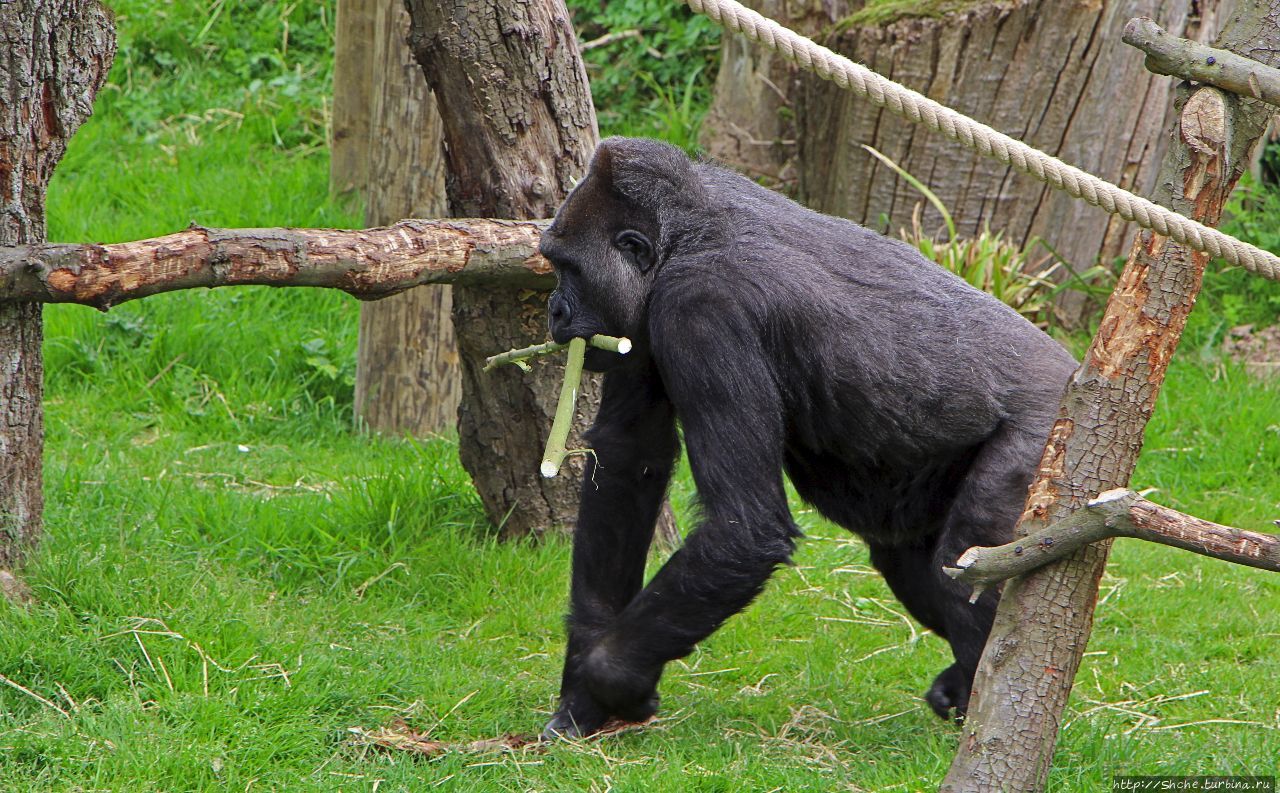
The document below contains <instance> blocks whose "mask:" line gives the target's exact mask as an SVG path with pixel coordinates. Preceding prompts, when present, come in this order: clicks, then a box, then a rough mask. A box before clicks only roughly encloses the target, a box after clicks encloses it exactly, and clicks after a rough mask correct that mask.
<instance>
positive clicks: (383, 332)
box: [335, 0, 462, 436]
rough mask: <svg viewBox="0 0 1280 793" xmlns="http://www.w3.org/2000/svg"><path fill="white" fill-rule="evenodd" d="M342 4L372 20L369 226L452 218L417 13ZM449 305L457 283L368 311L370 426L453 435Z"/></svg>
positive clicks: (365, 357) (362, 397)
mask: <svg viewBox="0 0 1280 793" xmlns="http://www.w3.org/2000/svg"><path fill="white" fill-rule="evenodd" d="M342 2H343V5H349V6H352V7H362V8H361V10H362V11H363V10H366V9H372V18H373V24H372V25H371V35H370V37H369V38H370V40H369V41H368V42H367V46H366V49H365V57H366V58H367V63H365V64H360V65H362V66H365V67H366V68H367V69H368V70H369V71H370V73H371V76H370V78H369V79H368V85H369V92H368V93H367V94H366V95H364V96H359V97H355V96H350V97H348V103H350V104H354V103H356V102H359V103H361V104H362V105H363V107H364V110H365V114H366V116H367V118H368V121H367V122H366V125H367V135H368V138H367V140H366V141H365V144H366V145H365V146H364V151H365V152H366V156H367V162H366V163H365V164H364V168H365V172H366V174H367V176H366V178H367V181H366V182H365V184H364V195H365V197H366V203H365V225H367V226H382V225H386V224H388V223H393V222H395V221H397V220H400V219H401V218H437V217H444V216H445V215H447V214H448V212H447V208H448V206H447V205H448V202H447V200H446V198H445V192H444V153H443V148H442V146H441V143H442V141H441V128H440V116H439V114H438V113H437V112H436V103H435V98H434V97H432V95H431V89H430V88H429V87H428V86H427V82H426V80H424V79H423V78H422V72H421V70H420V69H419V67H418V65H417V63H416V62H415V61H414V58H413V53H412V52H410V50H409V45H408V43H407V42H406V38H407V36H408V33H409V14H408V12H407V11H406V10H405V8H404V6H403V5H402V4H400V3H392V2H377V1H375V0H342ZM356 65H357V64H355V63H353V64H352V66H353V67H355V66H356ZM335 83H336V78H335ZM337 99H338V97H337V96H336V95H335V103H336V102H337ZM335 113H336V107H335ZM451 304H452V300H451V292H450V287H448V286H430V287H419V288H417V289H411V290H409V291H407V292H405V293H403V294H400V295H396V296H394V297H390V298H388V299H386V300H381V301H378V302H377V303H368V304H365V305H363V306H361V307H360V345H359V350H358V352H357V355H356V393H355V406H356V414H357V415H358V416H359V417H360V418H361V420H362V421H363V422H364V423H365V425H366V426H368V427H369V428H371V429H374V430H378V431H381V432H394V433H403V432H408V433H411V434H413V435H417V436H425V435H430V434H434V433H441V432H451V431H452V430H453V427H454V425H455V424H456V423H457V414H458V399H459V397H460V396H461V390H462V383H461V380H460V378H459V373H458V345H457V342H456V341H455V340H454V335H453V319H452V316H451V310H450V309H451Z"/></svg>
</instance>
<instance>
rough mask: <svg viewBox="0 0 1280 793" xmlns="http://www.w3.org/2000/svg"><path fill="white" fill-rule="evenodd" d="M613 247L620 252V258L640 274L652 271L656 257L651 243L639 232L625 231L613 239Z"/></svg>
mask: <svg viewBox="0 0 1280 793" xmlns="http://www.w3.org/2000/svg"><path fill="white" fill-rule="evenodd" d="M613 245H614V247H615V248H617V249H618V250H619V251H621V252H622V257H623V258H624V259H626V260H627V261H629V262H631V264H632V265H633V266H634V267H635V268H636V269H638V270H639V271H640V272H642V273H647V272H649V271H650V270H652V269H653V265H654V264H656V263H657V261H658V257H657V254H656V252H655V251H654V250H653V243H652V242H650V241H649V238H648V237H646V236H645V235H644V234H642V233H641V232H639V231H635V230H634V229H627V230H626V231H623V232H621V233H619V234H618V235H617V236H616V237H614V238H613Z"/></svg>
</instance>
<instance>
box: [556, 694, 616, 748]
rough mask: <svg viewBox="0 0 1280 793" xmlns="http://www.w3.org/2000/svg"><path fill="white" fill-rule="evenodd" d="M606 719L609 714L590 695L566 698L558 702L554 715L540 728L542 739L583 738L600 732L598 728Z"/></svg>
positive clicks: (607, 719)
mask: <svg viewBox="0 0 1280 793" xmlns="http://www.w3.org/2000/svg"><path fill="white" fill-rule="evenodd" d="M570 699H572V701H569V700H570ZM608 721H609V714H608V713H605V711H604V709H603V708H601V707H600V706H599V705H598V704H596V703H595V702H594V701H592V699H591V698H590V697H588V696H577V697H572V698H566V699H565V700H564V701H562V702H561V703H560V709H559V710H558V711H556V715H554V716H552V717H551V721H549V722H547V726H546V727H543V728H542V739H543V740H544V741H553V740H555V739H556V738H585V737H587V736H588V735H594V734H595V733H597V732H600V728H601V727H603V726H604V725H605V723H606V722H608Z"/></svg>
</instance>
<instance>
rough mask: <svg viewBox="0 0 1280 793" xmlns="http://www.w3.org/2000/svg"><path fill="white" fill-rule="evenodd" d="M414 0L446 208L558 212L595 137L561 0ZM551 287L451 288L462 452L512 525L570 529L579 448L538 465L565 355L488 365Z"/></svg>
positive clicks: (541, 307) (529, 336)
mask: <svg viewBox="0 0 1280 793" xmlns="http://www.w3.org/2000/svg"><path fill="white" fill-rule="evenodd" d="M407 6H408V8H409V12H410V15H411V17H412V20H413V29H412V34H411V37H410V45H411V47H412V48H413V51H414V55H415V56H416V57H417V60H418V63H419V64H420V65H421V66H422V69H423V72H424V73H425V74H426V77H427V81H428V82H429V83H430V84H431V88H432V90H433V91H434V93H435V96H436V99H437V101H438V103H439V107H440V114H441V117H442V119H443V122H444V137H445V143H446V148H445V152H446V161H447V164H448V169H447V177H446V180H447V187H448V196H449V206H450V209H451V211H452V213H453V214H454V215H464V216H466V215H470V216H483V217H504V218H517V219H523V218H546V217H550V216H551V215H552V214H554V213H555V210H556V207H557V206H558V205H559V204H560V202H561V201H562V200H563V199H564V197H565V196H566V195H568V193H569V190H570V189H571V188H572V186H573V184H574V182H575V180H577V179H578V178H580V177H581V176H582V175H583V174H585V173H586V168H587V164H588V162H589V159H590V156H591V152H592V151H593V150H594V149H595V146H596V143H597V142H598V140H599V133H598V131H597V129H596V120H595V110H594V108H593V106H592V104H591V91H590V88H589V86H588V84H587V76H586V70H585V68H584V67H583V63H582V58H581V55H580V54H579V52H578V42H577V38H576V36H575V35H574V33H573V29H572V27H571V26H570V24H569V21H568V20H569V14H568V11H567V10H566V9H565V6H564V3H563V2H562V0H527V2H521V3H504V2H498V0H473V1H472V2H451V3H435V2H426V1H425V0H408V2H407ZM545 301H546V295H545V293H543V292H539V291H533V290H522V289H512V288H509V287H499V286H489V287H484V288H469V287H457V288H456V289H455V290H454V294H453V313H454V327H455V329H456V331H457V337H458V346H459V350H460V354H461V359H462V361H461V362H462V378H463V391H462V404H461V407H460V408H459V411H458V435H459V453H460V456H461V458H462V464H463V465H464V466H465V467H466V469H467V471H468V472H470V474H471V477H472V480H473V481H474V482H475V485H476V490H477V491H478V492H479V494H480V498H481V501H482V502H483V503H484V506H485V509H486V511H487V512H488V515H489V519H490V520H492V521H493V522H494V523H495V524H496V525H498V526H500V527H501V531H502V534H503V535H504V536H517V535H523V534H528V533H533V532H542V531H548V530H563V529H567V528H569V527H571V526H572V525H573V522H574V519H575V516H576V514H577V504H578V487H579V485H578V483H579V481H580V476H581V471H582V461H581V460H579V459H577V458H572V459H571V460H570V466H571V470H572V471H573V473H574V474H575V475H574V476H567V475H566V476H561V477H556V478H555V479H543V478H542V477H541V476H539V474H538V466H539V462H540V461H541V459H542V449H543V445H544V443H545V441H546V438H547V433H548V431H549V429H550V427H551V419H552V417H553V415H554V414H555V406H556V398H557V396H558V393H559V390H560V374H561V370H562V362H560V361H556V362H554V363H552V362H548V361H546V360H545V359H544V360H542V361H538V362H535V363H534V364H533V372H532V373H531V374H527V375H526V374H522V373H521V372H518V371H516V370H514V369H508V370H505V371H498V372H492V373H488V374H486V373H483V372H482V371H481V370H482V368H483V367H484V359H485V357H486V356H488V355H492V354H493V352H494V351H495V350H503V349H508V348H515V347H527V346H529V345H531V344H534V343H536V342H540V341H543V340H544V339H545V338H546V319H545V316H546V308H545ZM582 396H583V398H582V400H581V401H580V402H579V416H578V420H577V421H576V422H575V426H577V427H582V426H585V425H586V422H587V420H588V417H590V416H591V415H594V408H595V406H596V405H597V404H598V402H599V391H598V383H597V382H596V381H595V380H594V379H592V380H591V381H590V382H587V381H584V382H583V388H582ZM578 443H579V441H578V440H577V439H576V438H575V439H574V440H571V445H574V444H578Z"/></svg>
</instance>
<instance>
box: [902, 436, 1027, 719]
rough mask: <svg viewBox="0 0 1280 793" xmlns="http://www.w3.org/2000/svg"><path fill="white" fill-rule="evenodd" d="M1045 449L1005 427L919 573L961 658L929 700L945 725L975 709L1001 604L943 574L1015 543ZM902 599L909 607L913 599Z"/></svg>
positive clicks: (961, 492)
mask: <svg viewBox="0 0 1280 793" xmlns="http://www.w3.org/2000/svg"><path fill="white" fill-rule="evenodd" d="M1042 442H1043V441H1042V439H1041V438H1039V437H1037V436H1036V435H1035V434H1034V433H1029V432H1027V431H1025V430H1022V429H1018V428H1016V427H1012V426H1008V425H1006V426H1002V427H1000V429H998V430H997V431H996V432H995V433H994V434H993V435H992V436H991V437H990V438H989V439H988V440H987V442H986V443H985V444H983V447H982V449H981V450H980V451H979V452H978V455H977V456H976V457H975V459H974V462H973V465H972V466H971V467H970V469H969V472H968V473H967V474H966V475H965V478H964V480H963V481H962V482H961V484H960V487H959V489H958V490H957V493H956V497H955V499H954V500H953V501H952V503H951V509H950V510H949V511H948V513H947V518H946V521H945V522H944V524H943V529H942V531H941V533H940V534H939V535H938V537H937V539H936V541H935V543H934V546H933V549H932V554H931V557H930V558H929V559H928V560H927V569H926V570H921V571H919V576H920V577H919V578H918V579H917V580H918V582H919V583H918V584H917V586H919V587H920V588H921V590H922V593H920V594H916V595H915V597H917V598H919V597H924V598H927V599H928V601H929V603H928V606H927V609H928V611H929V612H930V615H931V617H932V618H933V619H935V620H939V617H940V622H941V628H942V630H938V628H936V627H935V628H934V630H937V632H938V633H939V635H941V636H943V637H944V638H946V639H947V640H948V641H949V642H950V643H951V652H952V654H953V655H954V656H955V659H956V661H955V663H954V664H952V665H951V666H950V667H949V668H947V669H946V670H944V671H943V672H942V674H940V675H938V677H937V679H936V680H934V683H933V686H932V687H931V688H930V689H929V691H928V693H926V694H925V699H926V700H927V701H928V702H929V706H930V707H932V708H933V710H934V712H935V713H937V714H938V715H939V716H942V717H943V718H947V717H948V716H949V714H950V713H951V712H952V711H953V710H954V713H955V717H956V718H957V719H959V718H963V717H964V715H965V712H966V711H967V710H968V707H969V694H970V690H971V688H972V686H973V676H974V673H975V672H976V671H977V668H978V661H979V659H980V658H981V657H982V650H983V647H984V646H985V645H986V643H987V636H988V635H989V634H990V633H991V624H992V622H993V621H994V619H995V612H996V606H997V605H998V604H999V601H1000V597H999V595H998V594H997V593H996V592H995V591H993V590H988V591H987V592H984V593H983V594H982V597H980V598H978V601H977V602H976V603H972V604H971V603H969V597H970V595H971V594H972V590H971V588H970V587H969V585H968V584H963V583H960V582H958V581H955V580H954V579H952V578H951V577H950V576H948V575H947V574H946V573H944V572H943V570H942V568H943V567H947V566H951V565H954V564H955V562H956V559H958V558H959V557H960V555H961V554H962V553H964V552H965V550H967V549H968V548H971V547H973V546H975V545H999V544H1002V543H1005V542H1008V541H1009V540H1010V539H1011V537H1012V533H1013V527H1014V524H1015V523H1016V522H1017V519H1018V515H1019V514H1020V513H1021V511H1022V506H1023V502H1024V501H1025V500H1026V494H1027V486H1028V485H1029V484H1030V482H1031V475H1032V469H1033V467H1034V465H1035V462H1036V459H1037V457H1038V453H1039V451H1040V448H1041V445H1042ZM891 586H892V583H891ZM900 586H902V588H903V589H905V588H907V586H909V585H907V584H903V585H900ZM896 591H897V587H895V592H896ZM925 592H927V594H924V593H925ZM900 597H902V599H903V602H904V603H907V604H908V607H910V601H908V600H907V597H906V596H901V595H900ZM920 619H921V621H922V622H923V621H924V619H923V617H920ZM926 624H928V623H927V622H926ZM930 627H934V626H930Z"/></svg>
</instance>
